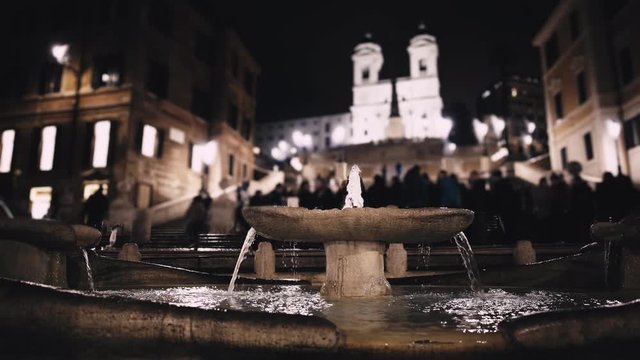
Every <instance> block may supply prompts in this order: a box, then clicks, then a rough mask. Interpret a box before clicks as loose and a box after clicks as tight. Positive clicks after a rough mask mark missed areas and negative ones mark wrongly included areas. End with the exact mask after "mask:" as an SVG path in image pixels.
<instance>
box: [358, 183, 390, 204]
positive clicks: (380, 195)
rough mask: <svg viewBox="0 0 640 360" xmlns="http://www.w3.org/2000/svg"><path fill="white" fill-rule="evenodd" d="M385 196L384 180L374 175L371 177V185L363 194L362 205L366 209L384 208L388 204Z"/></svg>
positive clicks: (386, 193) (386, 194) (386, 191)
mask: <svg viewBox="0 0 640 360" xmlns="http://www.w3.org/2000/svg"><path fill="white" fill-rule="evenodd" d="M387 196H388V189H387V186H386V184H385V183H384V178H383V177H382V176H380V175H376V176H374V177H373V184H372V185H371V186H370V187H369V189H367V191H366V192H365V193H364V203H365V205H366V206H367V207H385V206H387V205H388V203H389V201H388V199H387Z"/></svg>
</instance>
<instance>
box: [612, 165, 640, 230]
mask: <svg viewBox="0 0 640 360" xmlns="http://www.w3.org/2000/svg"><path fill="white" fill-rule="evenodd" d="M615 183H616V189H617V190H618V198H619V199H620V214H621V216H620V219H622V218H624V217H626V216H627V215H629V214H631V213H634V212H637V211H640V193H639V192H638V190H636V189H635V188H634V187H633V182H632V181H631V178H629V177H628V176H626V175H624V174H622V173H618V176H616V178H615Z"/></svg>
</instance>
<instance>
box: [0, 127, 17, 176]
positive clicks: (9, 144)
mask: <svg viewBox="0 0 640 360" xmlns="http://www.w3.org/2000/svg"><path fill="white" fill-rule="evenodd" d="M15 137H16V131H15V130H5V131H3V132H2V138H0V141H1V142H2V148H0V173H8V172H9V171H11V161H12V160H13V142H14V140H15Z"/></svg>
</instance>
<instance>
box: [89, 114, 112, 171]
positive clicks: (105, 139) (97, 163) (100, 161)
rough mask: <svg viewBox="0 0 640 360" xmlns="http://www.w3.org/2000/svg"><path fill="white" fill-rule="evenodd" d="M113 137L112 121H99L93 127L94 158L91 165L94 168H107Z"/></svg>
mask: <svg viewBox="0 0 640 360" xmlns="http://www.w3.org/2000/svg"><path fill="white" fill-rule="evenodd" d="M110 137H111V121H106V120H104V121H98V122H97V123H95V125H94V127H93V157H92V160H91V165H92V166H93V167H94V168H103V167H106V166H107V160H108V159H109V141H110Z"/></svg>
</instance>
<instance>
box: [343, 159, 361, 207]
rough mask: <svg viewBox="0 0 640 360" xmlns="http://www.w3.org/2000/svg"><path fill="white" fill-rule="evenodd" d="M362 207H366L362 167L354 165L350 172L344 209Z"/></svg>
mask: <svg viewBox="0 0 640 360" xmlns="http://www.w3.org/2000/svg"><path fill="white" fill-rule="evenodd" d="M362 207H364V199H363V198H362V188H361V187H360V168H359V167H358V165H353V166H352V167H351V171H350V172H349V182H348V183H347V196H346V197H345V199H344V206H343V207H342V209H348V208H362Z"/></svg>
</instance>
